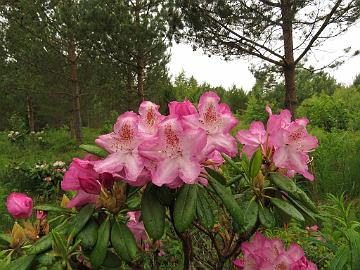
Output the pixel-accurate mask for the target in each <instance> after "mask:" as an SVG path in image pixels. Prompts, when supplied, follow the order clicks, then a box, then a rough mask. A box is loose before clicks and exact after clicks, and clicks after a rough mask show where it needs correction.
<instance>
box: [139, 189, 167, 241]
mask: <svg viewBox="0 0 360 270" xmlns="http://www.w3.org/2000/svg"><path fill="white" fill-rule="evenodd" d="M141 217H142V220H143V221H144V226H145V230H146V232H147V233H148V234H149V236H150V237H151V238H152V239H155V240H158V239H160V238H161V237H162V236H163V234H164V230H165V207H164V206H163V205H162V204H161V203H160V201H159V200H158V198H157V196H156V194H155V193H154V190H153V187H152V184H148V185H147V187H146V189H145V191H144V194H143V196H142V200H141Z"/></svg>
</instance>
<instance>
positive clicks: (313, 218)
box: [288, 196, 317, 221]
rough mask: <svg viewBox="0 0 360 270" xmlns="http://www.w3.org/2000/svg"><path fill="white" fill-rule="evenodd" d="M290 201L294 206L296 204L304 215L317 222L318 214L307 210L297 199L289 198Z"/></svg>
mask: <svg viewBox="0 0 360 270" xmlns="http://www.w3.org/2000/svg"><path fill="white" fill-rule="evenodd" d="M288 198H289V200H290V201H291V203H292V204H294V205H295V206H296V207H297V208H298V209H300V210H301V211H302V212H303V213H305V214H306V215H307V216H308V217H310V218H311V219H312V220H313V221H316V216H317V214H315V213H313V212H312V211H311V210H309V209H307V208H306V207H305V206H304V205H302V204H301V202H299V201H297V200H296V199H294V198H292V197H291V196H288Z"/></svg>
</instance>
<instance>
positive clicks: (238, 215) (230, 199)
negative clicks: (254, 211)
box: [208, 177, 244, 226]
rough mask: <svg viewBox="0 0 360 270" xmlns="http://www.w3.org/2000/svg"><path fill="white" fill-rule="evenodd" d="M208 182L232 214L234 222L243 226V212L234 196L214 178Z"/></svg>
mask: <svg viewBox="0 0 360 270" xmlns="http://www.w3.org/2000/svg"><path fill="white" fill-rule="evenodd" d="M208 181H209V185H210V186H211V187H212V188H213V189H214V190H215V192H216V193H217V195H218V196H219V198H220V199H221V201H222V202H223V204H224V206H225V208H226V210H227V211H228V212H229V213H230V215H231V217H232V218H233V219H234V221H235V222H236V223H237V224H238V225H240V226H243V223H244V220H243V210H242V209H241V208H240V206H239V204H238V203H237V202H236V201H235V199H234V196H233V195H232V194H231V192H230V191H229V190H228V189H226V188H225V187H224V186H223V185H221V184H220V183H218V181H217V180H215V179H214V178H212V177H209V179H208Z"/></svg>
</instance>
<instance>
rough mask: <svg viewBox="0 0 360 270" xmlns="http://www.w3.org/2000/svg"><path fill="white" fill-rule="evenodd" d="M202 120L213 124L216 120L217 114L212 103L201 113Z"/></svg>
mask: <svg viewBox="0 0 360 270" xmlns="http://www.w3.org/2000/svg"><path fill="white" fill-rule="evenodd" d="M203 118H204V122H205V123H206V124H208V125H213V124H214V123H216V121H217V114H216V110H215V106H214V104H212V103H210V104H209V106H208V107H207V109H206V112H205V113H204V115H203Z"/></svg>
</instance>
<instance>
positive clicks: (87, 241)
mask: <svg viewBox="0 0 360 270" xmlns="http://www.w3.org/2000/svg"><path fill="white" fill-rule="evenodd" d="M97 235H98V225H97V223H96V222H95V221H94V220H92V219H90V220H89V222H88V223H87V224H86V226H85V227H84V229H82V231H81V232H80V233H79V234H78V235H77V237H76V241H79V240H80V243H81V246H82V247H83V248H84V249H91V248H92V247H93V246H95V244H96V241H97Z"/></svg>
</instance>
